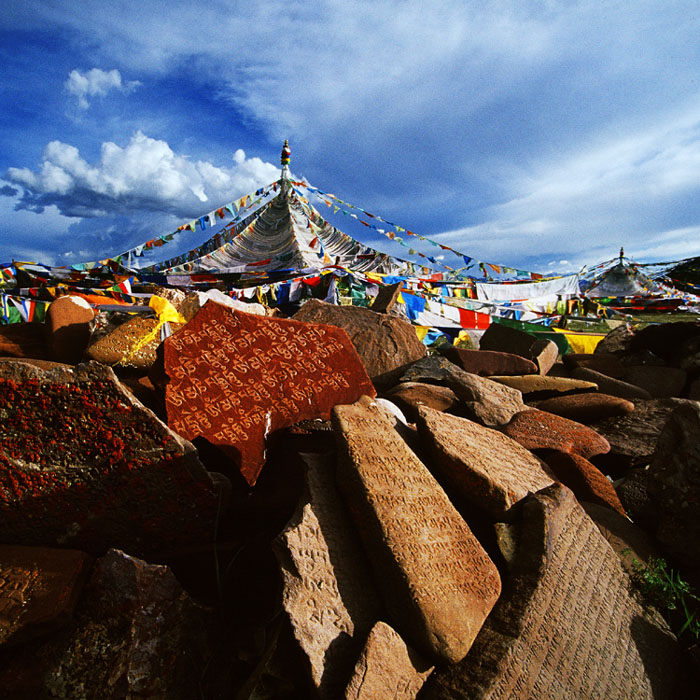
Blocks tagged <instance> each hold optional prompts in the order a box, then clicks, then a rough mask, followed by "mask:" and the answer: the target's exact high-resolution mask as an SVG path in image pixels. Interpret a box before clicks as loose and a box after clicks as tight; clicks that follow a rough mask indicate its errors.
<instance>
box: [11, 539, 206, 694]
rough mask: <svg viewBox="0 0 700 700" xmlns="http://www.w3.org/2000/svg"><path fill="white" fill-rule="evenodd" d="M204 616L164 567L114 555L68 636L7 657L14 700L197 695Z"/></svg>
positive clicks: (102, 563)
mask: <svg viewBox="0 0 700 700" xmlns="http://www.w3.org/2000/svg"><path fill="white" fill-rule="evenodd" d="M205 645H206V642H205V633H204V627H203V624H202V621H201V619H200V612H199V610H198V609H197V607H196V606H195V605H194V603H193V602H192V601H191V600H190V599H189V597H188V596H187V594H186V593H184V591H183V590H182V588H181V587H180V585H179V584H178V582H177V580H176V579H175V577H174V576H173V575H172V573H171V571H170V570H169V569H168V567H166V566H156V565H153V564H147V563H146V562H143V561H140V560H138V559H132V558H131V557H129V556H127V555H126V554H124V553H123V552H120V551H118V550H110V551H109V552H107V554H106V555H105V556H104V557H102V558H101V559H100V560H98V561H97V562H96V564H95V568H94V570H93V573H92V576H91V577H90V580H89V582H88V584H87V585H86V587H85V590H84V595H83V597H82V598H81V600H80V601H79V603H78V605H77V606H76V609H75V623H74V624H73V625H71V627H70V629H68V630H66V631H65V632H64V633H62V634H59V635H57V636H56V637H55V638H51V639H49V640H47V641H46V642H44V643H42V644H40V645H36V644H31V645H28V646H27V645H25V646H22V647H20V648H19V649H17V650H13V653H12V654H11V655H7V656H5V657H4V658H3V662H4V663H3V664H2V666H0V687H2V688H3V696H4V697H10V698H49V697H51V698H61V699H62V700H69V699H73V698H85V699H86V700H98V699H99V698H160V699H161V700H191V699H192V698H196V697H197V696H198V694H199V690H200V689H199V688H198V683H199V680H200V674H199V673H197V672H196V671H195V670H194V669H201V668H203V667H204V664H205V658H204V657H205Z"/></svg>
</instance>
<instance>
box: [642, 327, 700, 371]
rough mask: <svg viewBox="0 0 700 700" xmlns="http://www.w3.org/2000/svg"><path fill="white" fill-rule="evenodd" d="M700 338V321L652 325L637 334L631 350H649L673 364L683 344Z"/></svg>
mask: <svg viewBox="0 0 700 700" xmlns="http://www.w3.org/2000/svg"><path fill="white" fill-rule="evenodd" d="M698 336H700V321H678V322H675V323H659V324H651V325H648V326H646V327H645V328H642V329H641V330H639V331H637V332H636V333H635V336H634V339H633V340H632V341H631V343H630V350H632V351H633V352H635V351H639V350H649V351H650V352H653V353H654V355H656V356H657V357H661V358H663V359H664V360H666V361H667V362H669V363H671V364H675V362H676V361H677V359H678V351H679V349H680V348H681V347H682V346H683V344H684V343H685V342H686V341H688V340H690V339H691V338H695V337H698Z"/></svg>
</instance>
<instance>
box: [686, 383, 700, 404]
mask: <svg viewBox="0 0 700 700" xmlns="http://www.w3.org/2000/svg"><path fill="white" fill-rule="evenodd" d="M688 398H689V399H690V400H691V401H700V379H695V380H694V381H692V382H691V383H690V386H689V387H688Z"/></svg>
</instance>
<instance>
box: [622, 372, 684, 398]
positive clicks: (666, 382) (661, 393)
mask: <svg viewBox="0 0 700 700" xmlns="http://www.w3.org/2000/svg"><path fill="white" fill-rule="evenodd" d="M687 378H688V375H687V373H686V372H685V371H684V370H682V369H678V368H677V367H654V366H653V365H633V366H632V367H628V368H627V372H626V374H625V381H626V382H628V383H629V384H634V385H636V386H639V387H641V388H642V389H646V391H648V392H649V393H650V394H651V395H652V396H653V397H654V398H655V399H666V398H670V397H672V396H680V395H681V392H682V391H683V387H684V386H685V382H686V379H687Z"/></svg>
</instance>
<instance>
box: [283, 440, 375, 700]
mask: <svg viewBox="0 0 700 700" xmlns="http://www.w3.org/2000/svg"><path fill="white" fill-rule="evenodd" d="M302 458H303V460H304V462H305V463H306V466H307V472H306V486H307V496H306V498H304V499H303V500H302V502H301V503H300V504H299V508H298V509H297V511H296V513H295V514H294V516H293V517H292V519H291V520H290V522H289V524H288V525H287V527H286V528H285V529H284V531H283V532H282V533H281V534H280V535H278V536H277V538H276V539H275V540H274V541H273V551H274V553H275V556H276V557H277V561H278V563H279V566H280V569H281V572H282V583H283V591H282V604H283V606H284V608H285V610H286V611H287V615H288V616H289V619H290V621H291V623H292V629H293V632H294V636H295V638H296V639H297V641H298V642H299V645H300V646H301V648H302V649H303V651H304V653H305V654H306V655H307V657H308V659H309V663H310V666H311V678H312V681H313V684H314V686H315V688H316V690H317V691H318V694H319V696H320V697H323V698H329V699H330V700H335V699H336V698H338V697H340V694H341V692H342V690H343V687H344V686H345V684H346V683H347V679H348V677H349V676H350V672H351V670H352V663H353V660H354V659H355V658H357V655H358V653H359V651H360V649H361V646H362V644H363V643H364V640H365V638H366V636H367V634H368V633H369V631H370V629H371V628H372V626H373V625H374V623H375V622H376V621H377V620H378V619H379V618H380V615H381V606H380V604H379V596H378V594H377V593H376V591H375V589H374V585H373V584H372V581H371V578H370V573H369V568H368V564H367V562H366V560H365V557H364V553H363V551H362V547H361V544H360V542H359V540H358V539H357V535H356V534H355V533H354V531H353V528H352V524H351V523H350V520H349V515H348V514H347V512H346V511H345V507H344V505H343V502H342V500H341V499H340V495H339V494H338V493H337V491H336V486H335V460H334V459H333V458H332V457H330V458H329V456H328V455H316V454H304V455H302Z"/></svg>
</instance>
